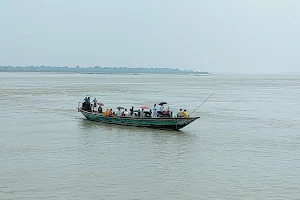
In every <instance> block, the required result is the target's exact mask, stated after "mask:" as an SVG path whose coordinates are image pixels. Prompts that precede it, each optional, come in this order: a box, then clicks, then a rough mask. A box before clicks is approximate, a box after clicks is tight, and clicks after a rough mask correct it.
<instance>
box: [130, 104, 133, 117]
mask: <svg viewBox="0 0 300 200" xmlns="http://www.w3.org/2000/svg"><path fill="white" fill-rule="evenodd" d="M132 115H133V106H132V107H131V109H130V116H132Z"/></svg>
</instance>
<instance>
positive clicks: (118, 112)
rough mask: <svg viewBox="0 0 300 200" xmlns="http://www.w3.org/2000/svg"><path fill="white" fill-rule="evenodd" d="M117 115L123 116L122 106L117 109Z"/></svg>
mask: <svg viewBox="0 0 300 200" xmlns="http://www.w3.org/2000/svg"><path fill="white" fill-rule="evenodd" d="M117 116H118V117H121V116H122V113H121V109H120V108H119V109H118V110H117Z"/></svg>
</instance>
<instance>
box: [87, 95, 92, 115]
mask: <svg viewBox="0 0 300 200" xmlns="http://www.w3.org/2000/svg"><path fill="white" fill-rule="evenodd" d="M87 111H90V112H91V111H92V107H91V98H90V97H88V100H87Z"/></svg>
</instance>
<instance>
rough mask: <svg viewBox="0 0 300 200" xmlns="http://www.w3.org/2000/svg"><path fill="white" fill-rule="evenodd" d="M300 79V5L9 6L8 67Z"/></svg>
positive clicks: (5, 27)
mask: <svg viewBox="0 0 300 200" xmlns="http://www.w3.org/2000/svg"><path fill="white" fill-rule="evenodd" d="M43 64H44V65H55V66H77V65H79V66H95V65H98V66H130V67H170V68H180V69H193V70H198V71H209V72H242V73H243V72H244V73H249V72H254V73H258V72H263V73H278V72H300V1H299V0H148V1H146V0H144V1H143V0H118V1H117V0H81V1H79V0H78V1H77V0H26V1H24V0H1V1H0V65H13V66H14V65H43Z"/></svg>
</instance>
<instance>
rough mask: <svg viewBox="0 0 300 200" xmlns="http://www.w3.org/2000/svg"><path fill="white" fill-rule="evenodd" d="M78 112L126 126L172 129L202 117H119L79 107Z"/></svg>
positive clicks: (88, 117) (90, 118) (177, 128)
mask: <svg viewBox="0 0 300 200" xmlns="http://www.w3.org/2000/svg"><path fill="white" fill-rule="evenodd" d="M78 112H81V113H82V114H83V116H85V117H86V118H87V119H88V120H91V121H96V122H102V123H107V124H117V125H125V126H138V127H150V128H158V129H172V130H179V129H181V128H183V127H185V126H186V125H188V124H190V123H192V122H193V121H195V120H196V119H198V118H200V117H189V118H179V117H174V118H173V117H159V118H151V117H147V118H140V117H117V116H103V114H102V113H98V112H91V111H85V110H82V109H81V108H78Z"/></svg>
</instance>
